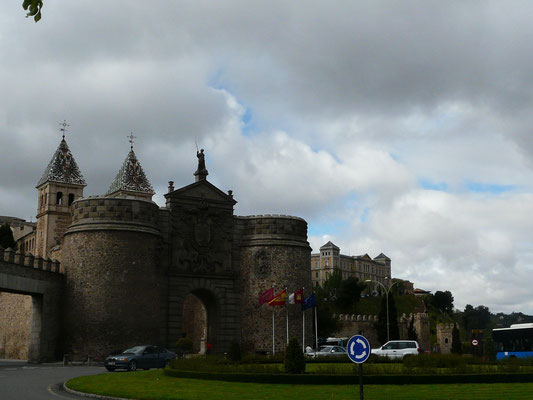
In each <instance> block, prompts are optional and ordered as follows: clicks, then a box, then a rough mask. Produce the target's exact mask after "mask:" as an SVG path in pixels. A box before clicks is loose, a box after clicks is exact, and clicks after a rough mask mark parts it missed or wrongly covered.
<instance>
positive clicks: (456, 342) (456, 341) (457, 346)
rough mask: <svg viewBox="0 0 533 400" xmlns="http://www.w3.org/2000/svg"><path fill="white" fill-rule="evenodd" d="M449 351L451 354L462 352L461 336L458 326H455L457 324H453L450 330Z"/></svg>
mask: <svg viewBox="0 0 533 400" xmlns="http://www.w3.org/2000/svg"><path fill="white" fill-rule="evenodd" d="M451 352H452V353H453V354H462V352H463V351H462V345H461V337H460V336H459V328H457V324H456V323H454V324H453V330H452V349H451Z"/></svg>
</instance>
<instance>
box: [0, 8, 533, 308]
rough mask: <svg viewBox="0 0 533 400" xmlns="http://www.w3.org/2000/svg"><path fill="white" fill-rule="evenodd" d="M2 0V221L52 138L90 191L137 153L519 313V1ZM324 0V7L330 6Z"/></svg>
mask: <svg viewBox="0 0 533 400" xmlns="http://www.w3.org/2000/svg"><path fill="white" fill-rule="evenodd" d="M20 3H21V2H20V1H2V2H0V93H1V94H2V95H1V96H0V140H1V142H0V143H1V144H0V215H11V216H17V217H21V218H25V219H28V220H29V219H30V218H32V219H33V220H35V214H36V207H37V192H36V190H35V185H36V183H37V181H38V180H39V178H40V176H41V174H42V172H43V171H44V169H45V167H46V165H47V164H48V162H49V161H50V159H51V157H52V154H53V153H54V151H55V150H56V148H57V146H58V144H59V142H60V140H61V134H60V132H59V128H60V126H59V123H60V122H62V121H63V120H64V119H66V120H67V122H68V123H69V124H70V128H69V132H68V133H67V142H68V144H69V146H70V149H71V151H72V153H73V154H74V157H75V159H76V161H77V163H78V165H79V167H80V169H81V171H82V173H83V175H84V177H85V180H86V181H87V187H86V189H85V194H86V195H97V194H104V193H105V192H106V191H107V189H108V187H109V185H110V184H111V182H112V180H113V178H114V176H115V175H116V173H117V172H118V170H119V168H120V166H121V165H122V162H123V161H124V159H125V157H126V155H127V153H128V151H129V143H128V139H127V137H126V136H127V135H129V134H130V132H133V134H134V135H135V136H137V139H136V141H135V145H134V146H135V152H136V154H137V156H138V158H139V160H140V162H141V164H142V166H143V168H144V171H145V173H146V175H147V176H148V178H149V179H150V181H151V183H152V185H153V186H154V189H155V190H156V192H157V194H156V196H155V197H154V200H155V201H156V202H157V203H158V204H159V205H160V206H163V205H164V200H163V194H164V193H165V192H166V190H167V189H166V188H167V185H168V181H169V180H173V181H174V182H175V184H174V185H175V187H176V188H179V187H181V186H185V185H187V184H189V183H192V182H193V181H194V177H193V172H194V171H195V169H196V166H197V160H196V147H195V141H196V142H197V143H198V145H199V146H200V147H201V148H204V149H205V152H206V163H207V168H208V170H209V176H208V179H209V181H211V182H212V183H213V184H215V185H216V186H218V187H219V188H220V189H221V190H223V191H227V190H228V189H232V190H233V192H234V196H235V199H236V200H237V201H238V204H237V205H236V207H235V214H237V215H250V214H266V213H279V214H289V215H296V216H300V217H303V218H305V219H306V220H307V222H308V224H309V242H310V243H311V246H312V247H313V251H314V252H316V251H318V249H319V247H320V246H321V245H323V244H324V243H326V242H327V241H328V240H331V241H333V242H334V243H335V244H336V245H338V246H339V247H340V248H341V252H342V253H344V254H350V255H359V254H364V253H368V254H369V255H370V256H371V257H375V256H377V255H378V254H379V253H381V252H383V253H385V254H386V255H387V256H389V257H390V258H391V259H392V274H393V277H396V278H402V279H408V280H410V281H412V282H414V284H415V287H419V288H423V289H426V290H431V291H437V290H450V291H451V292H452V294H453V296H454V298H455V306H456V307H457V308H460V309H463V308H464V306H465V305H466V304H472V305H474V306H477V305H481V304H482V305H485V306H488V307H489V308H490V310H491V311H492V312H500V311H503V312H511V311H522V312H525V313H529V314H533V289H532V285H531V281H532V279H531V277H532V274H533V137H532V134H531V131H532V129H533V79H532V78H533V40H531V38H532V37H533V24H532V23H531V21H532V20H533V3H531V2H529V1H523V2H520V1H507V2H501V1H492V2H491V1H468V2H465V1H456V2H454V1H442V0H438V1H430V0H426V1H423V2H421V1H413V2H409V1H402V2H398V1H390V2H387V1H371V0H369V1H365V2H360V1H353V0H351V1H336V2H334V3H331V2H325V1H321V2H319V1H287V0H283V1H273V0H269V1H261V2H259V1H257V2H255V1H249V0H247V1H244V0H243V1H200V0H194V1H181V2H177V1H170V0H169V1H158V0H153V1H149V2H144V1H143V2H141V1H121V0H116V1H112V2H108V1H106V2H104V1H94V0H78V1H69V2H65V1H58V0H45V2H44V8H43V19H42V20H41V21H40V22H39V23H37V24H36V23H34V22H33V20H31V19H26V18H24V16H25V13H24V10H23V9H22V7H21V4H20ZM331 4H334V6H332V5H331Z"/></svg>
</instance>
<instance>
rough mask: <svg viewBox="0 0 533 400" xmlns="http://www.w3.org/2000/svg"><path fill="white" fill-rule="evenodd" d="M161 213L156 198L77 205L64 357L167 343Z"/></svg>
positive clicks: (70, 235) (68, 245)
mask: <svg viewBox="0 0 533 400" xmlns="http://www.w3.org/2000/svg"><path fill="white" fill-rule="evenodd" d="M158 218H159V209H158V207H157V205H156V204H155V203H153V202H151V201H146V200H139V199H124V198H109V197H96V198H87V199H81V200H78V201H76V202H74V204H73V224H72V225H71V227H70V228H69V229H68V231H67V232H66V233H65V237H64V242H63V246H62V258H63V265H64V269H65V277H66V292H65V313H64V315H65V327H64V328H65V335H66V337H65V352H66V353H69V354H70V355H71V357H72V358H73V359H80V360H85V359H87V357H88V356H91V357H93V358H94V359H96V360H102V359H103V358H104V357H105V356H107V355H108V354H109V352H110V351H113V350H116V349H120V348H122V349H125V348H128V347H131V346H133V345H139V344H147V343H154V344H165V343H164V338H162V337H161V327H162V326H163V325H164V321H163V318H164V316H162V315H161V302H162V298H161V296H162V292H163V291H162V289H161V288H162V285H163V284H164V282H163V279H164V278H165V271H163V270H161V267H160V262H159V259H160V258H159V256H160V254H159V252H158V247H159V242H160V240H161V237H160V235H159V232H158V230H157V228H156V226H157V221H158Z"/></svg>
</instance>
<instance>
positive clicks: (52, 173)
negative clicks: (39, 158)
mask: <svg viewBox="0 0 533 400" xmlns="http://www.w3.org/2000/svg"><path fill="white" fill-rule="evenodd" d="M60 125H61V126H62V127H63V128H61V129H60V130H61V132H62V133H63V139H61V143H59V147H58V148H57V150H56V152H55V153H54V156H53V157H52V160H50V163H49V164H48V166H47V167H46V169H45V170H44V173H43V175H42V177H41V179H40V180H39V182H38V183H37V187H39V186H41V185H43V184H45V183H46V182H57V183H69V184H72V185H83V186H86V185H87V184H86V183H85V179H83V175H82V174H81V172H80V169H79V168H78V164H76V161H75V160H74V157H73V156H72V153H71V152H70V149H69V148H68V145H67V142H66V141H65V131H66V127H67V126H69V125H68V124H67V123H66V121H64V122H63V123H61V124H60Z"/></svg>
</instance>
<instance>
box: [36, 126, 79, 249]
mask: <svg viewBox="0 0 533 400" xmlns="http://www.w3.org/2000/svg"><path fill="white" fill-rule="evenodd" d="M60 125H61V132H62V133H63V139H62V140H61V142H60V143H59V146H58V148H57V150H56V151H55V153H54V155H53V157H52V160H50V163H49V164H48V166H47V167H46V169H45V170H44V173H43V175H42V177H41V179H40V180H39V182H38V183H37V186H36V188H37V191H38V196H39V201H38V206H37V232H36V245H35V254H34V255H35V256H41V257H43V258H47V257H49V255H50V250H51V249H52V248H53V247H54V246H56V245H58V244H59V243H60V240H61V237H62V235H63V233H64V232H65V231H66V230H67V228H68V226H69V225H70V223H71V219H72V218H71V213H70V205H71V204H72V203H73V202H74V200H76V199H78V198H80V197H83V188H84V187H85V186H86V183H85V179H83V176H82V174H81V172H80V169H79V168H78V165H77V164H76V161H75V160H74V157H73V156H72V153H71V152H70V149H69V147H68V145H67V142H66V140H65V132H66V127H67V126H69V125H68V124H67V123H66V122H65V121H63V122H62V123H61V124H60Z"/></svg>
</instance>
